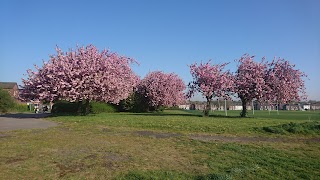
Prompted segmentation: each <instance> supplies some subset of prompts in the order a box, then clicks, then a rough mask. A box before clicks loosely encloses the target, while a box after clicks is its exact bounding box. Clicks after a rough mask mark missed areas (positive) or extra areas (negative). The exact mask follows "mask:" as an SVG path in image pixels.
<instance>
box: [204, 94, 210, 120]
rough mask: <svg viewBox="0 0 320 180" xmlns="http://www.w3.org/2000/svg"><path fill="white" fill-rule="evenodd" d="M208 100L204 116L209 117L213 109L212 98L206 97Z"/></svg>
mask: <svg viewBox="0 0 320 180" xmlns="http://www.w3.org/2000/svg"><path fill="white" fill-rule="evenodd" d="M206 98H207V104H206V107H205V109H204V116H209V112H210V109H211V98H210V97H206Z"/></svg>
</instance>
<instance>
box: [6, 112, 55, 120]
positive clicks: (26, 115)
mask: <svg viewBox="0 0 320 180" xmlns="http://www.w3.org/2000/svg"><path fill="white" fill-rule="evenodd" d="M50 115H51V114H50V113H39V114H35V113H16V114H2V115H0V118H1V117H4V118H17V119H26V118H46V117H48V116H50Z"/></svg>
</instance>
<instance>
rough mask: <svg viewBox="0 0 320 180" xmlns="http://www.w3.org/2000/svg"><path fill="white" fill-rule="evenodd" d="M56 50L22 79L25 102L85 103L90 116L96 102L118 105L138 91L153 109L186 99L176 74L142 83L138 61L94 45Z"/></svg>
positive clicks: (155, 74) (158, 74) (152, 77)
mask: <svg viewBox="0 0 320 180" xmlns="http://www.w3.org/2000/svg"><path fill="white" fill-rule="evenodd" d="M56 51H57V54H56V55H52V56H50V59H49V61H48V62H44V63H43V66H42V67H38V66H35V69H36V70H35V71H32V70H30V69H29V70H28V71H27V73H28V78H27V79H22V81H23V84H24V85H23V92H22V96H23V97H24V98H25V99H38V100H42V101H48V102H53V101H56V100H67V101H71V102H74V101H77V102H81V103H82V102H85V104H86V113H88V112H89V102H90V101H92V100H94V101H100V102H108V103H113V104H118V103H119V102H120V101H121V100H124V99H126V98H128V97H129V96H130V94H132V93H134V91H135V93H138V94H139V95H140V96H143V97H144V98H145V99H146V101H145V103H147V104H148V107H150V108H151V109H157V108H159V107H160V106H174V105H178V104H180V103H183V101H184V99H185V97H184V93H183V91H184V90H185V88H186V87H185V85H184V83H183V81H182V80H181V78H179V77H178V75H176V74H173V73H170V74H166V73H163V72H161V71H156V72H151V73H149V74H148V75H147V76H146V77H145V78H144V79H142V80H140V78H139V76H137V75H136V74H135V73H134V72H133V71H132V69H131V67H130V65H131V64H132V63H136V61H135V60H133V59H131V58H128V57H125V56H119V55H118V54H116V53H112V52H110V51H107V50H103V51H102V52H100V51H99V50H98V49H97V48H96V47H95V46H93V45H88V46H87V47H77V49H76V50H72V49H71V50H69V51H68V52H65V53H64V52H62V50H61V49H59V48H56ZM79 107H80V106H79Z"/></svg>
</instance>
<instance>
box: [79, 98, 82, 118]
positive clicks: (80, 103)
mask: <svg viewBox="0 0 320 180" xmlns="http://www.w3.org/2000/svg"><path fill="white" fill-rule="evenodd" d="M81 114H82V100H78V115H81Z"/></svg>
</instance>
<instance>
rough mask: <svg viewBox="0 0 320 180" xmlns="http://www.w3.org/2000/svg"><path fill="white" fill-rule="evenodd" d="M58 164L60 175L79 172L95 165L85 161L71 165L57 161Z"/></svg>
mask: <svg viewBox="0 0 320 180" xmlns="http://www.w3.org/2000/svg"><path fill="white" fill-rule="evenodd" d="M56 166H57V167H58V168H59V177H60V178H61V177H64V176H65V175H67V174H69V173H77V172H80V171H82V170H84V169H87V168H90V167H92V166H93V165H86V164H84V163H83V162H78V163H74V164H70V165H64V164H59V163H57V164H56Z"/></svg>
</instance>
